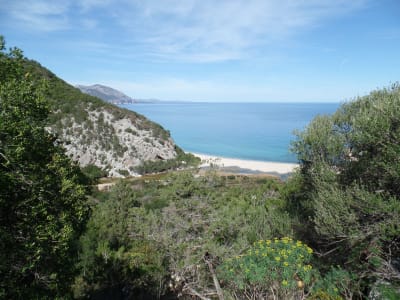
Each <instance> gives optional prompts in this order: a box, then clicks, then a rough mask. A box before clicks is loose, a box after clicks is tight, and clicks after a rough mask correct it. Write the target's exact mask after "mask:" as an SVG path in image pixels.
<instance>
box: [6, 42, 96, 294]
mask: <svg viewBox="0 0 400 300" xmlns="http://www.w3.org/2000/svg"><path fill="white" fill-rule="evenodd" d="M22 64H23V56H22V53H21V52H20V51H19V50H17V49H11V50H10V51H8V52H7V51H6V50H5V46H4V40H3V38H2V37H0V70H1V71H0V186H1V189H0V240H1V242H0V278H1V280H0V298H2V299H33V298H34V299H45V298H49V299H54V298H55V297H58V296H66V295H68V294H69V288H70V284H71V279H73V276H74V273H75V271H76V269H75V266H74V262H75V261H76V258H77V243H76V241H77V239H78V238H79V235H80V233H81V232H82V230H83V229H84V225H85V223H86V220H87V218H88V213H89V206H88V205H87V201H86V196H85V194H86V192H87V191H86V188H85V183H86V180H85V178H84V176H83V175H82V173H81V172H80V170H79V168H78V167H77V166H75V165H73V164H72V163H71V161H69V159H68V158H67V157H66V156H65V155H64V152H63V150H62V149H61V148H60V147H59V146H56V145H55V138H54V137H53V136H52V135H50V134H48V133H47V131H46V130H45V129H44V127H45V122H46V118H47V116H48V106H47V103H46V101H45V100H44V97H43V93H44V91H45V84H44V83H43V82H34V81H33V80H32V79H31V76H30V75H29V74H27V73H24V70H23V65H22Z"/></svg>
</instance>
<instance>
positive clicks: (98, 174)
mask: <svg viewBox="0 0 400 300" xmlns="http://www.w3.org/2000/svg"><path fill="white" fill-rule="evenodd" d="M81 170H82V173H83V174H85V175H86V177H88V178H89V179H90V180H91V181H92V182H96V181H97V180H98V179H100V178H102V177H106V176H107V172H106V171H104V170H102V169H100V168H99V167H97V166H95V165H91V164H90V165H87V166H85V167H83V168H81Z"/></svg>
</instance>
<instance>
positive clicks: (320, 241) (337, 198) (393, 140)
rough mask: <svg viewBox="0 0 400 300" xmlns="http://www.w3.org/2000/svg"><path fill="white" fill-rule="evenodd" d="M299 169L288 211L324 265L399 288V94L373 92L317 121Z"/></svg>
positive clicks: (300, 144)
mask: <svg viewBox="0 0 400 300" xmlns="http://www.w3.org/2000/svg"><path fill="white" fill-rule="evenodd" d="M293 150H294V152H295V153H296V154H297V156H298V158H299V160H300V162H301V168H300V171H299V173H298V174H296V175H295V177H294V179H293V180H292V181H291V183H289V186H290V188H291V192H290V193H288V194H287V198H288V200H289V207H290V208H291V211H292V212H294V213H295V215H297V217H298V219H299V220H300V222H301V223H302V224H301V225H302V226H303V227H305V228H306V230H304V231H303V234H304V238H306V239H308V240H309V242H310V243H311V244H312V245H313V246H314V247H315V248H317V250H318V251H319V252H320V253H321V254H322V257H323V260H324V262H325V265H329V262H334V263H339V264H342V266H344V267H346V268H348V269H351V271H354V272H356V273H357V274H358V276H359V280H360V284H361V290H359V291H358V292H359V293H363V292H364V293H366V292H368V289H370V287H371V285H372V284H373V283H374V282H379V281H381V280H387V281H388V282H390V283H392V284H396V281H398V278H399V271H398V270H397V269H396V267H395V266H394V264H393V261H394V260H395V259H396V257H398V256H399V254H400V247H399V242H400V240H399V236H400V221H399V220H400V218H399V215H400V188H399V184H398V181H399V179H400V178H399V177H400V159H399V157H400V156H399V153H400V86H399V85H398V84H395V85H393V86H392V87H391V88H387V89H382V90H378V91H374V92H372V93H371V94H369V95H368V96H365V97H361V98H357V99H356V100H355V101H353V102H349V103H345V104H343V105H342V106H341V107H340V108H339V109H338V111H337V112H336V113H335V114H334V115H332V116H319V117H317V118H315V119H314V120H313V121H312V122H311V124H310V125H309V126H308V127H307V128H306V130H305V131H303V132H300V133H298V138H297V140H296V141H295V142H294V144H293Z"/></svg>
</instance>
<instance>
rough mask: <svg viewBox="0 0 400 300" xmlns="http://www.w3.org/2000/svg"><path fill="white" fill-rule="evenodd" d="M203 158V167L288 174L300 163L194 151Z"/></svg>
mask: <svg viewBox="0 0 400 300" xmlns="http://www.w3.org/2000/svg"><path fill="white" fill-rule="evenodd" d="M192 154H193V155H196V156H197V157H200V158H201V160H202V164H201V166H202V167H207V166H210V164H213V165H216V166H218V167H225V168H226V167H238V168H240V169H247V170H252V171H256V172H257V171H258V172H263V173H278V174H287V173H291V172H293V171H294V169H295V168H296V167H298V164H294V163H280V162H268V161H257V160H245V159H237V158H227V157H219V156H212V155H206V154H200V153H192Z"/></svg>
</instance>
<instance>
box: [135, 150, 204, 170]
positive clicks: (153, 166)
mask: <svg viewBox="0 0 400 300" xmlns="http://www.w3.org/2000/svg"><path fill="white" fill-rule="evenodd" d="M175 151H176V153H177V154H178V155H177V156H176V158H173V159H167V160H156V161H151V160H148V161H144V162H142V163H141V165H139V166H138V167H136V169H135V170H136V172H138V173H139V174H141V175H144V174H151V173H159V172H165V171H169V170H176V169H179V168H188V167H197V166H198V165H199V164H200V158H198V157H196V156H194V155H193V154H191V153H185V152H183V150H182V149H180V148H179V147H177V146H175Z"/></svg>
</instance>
